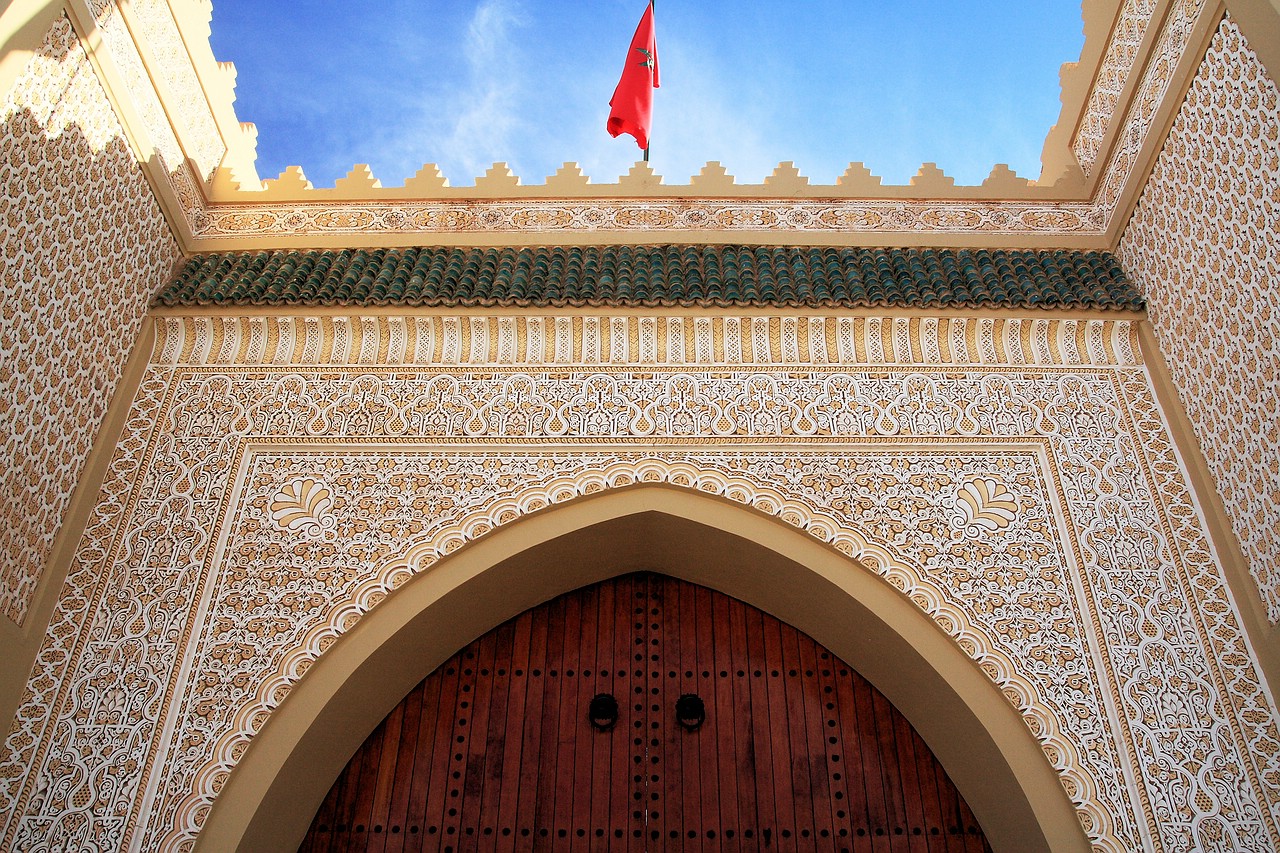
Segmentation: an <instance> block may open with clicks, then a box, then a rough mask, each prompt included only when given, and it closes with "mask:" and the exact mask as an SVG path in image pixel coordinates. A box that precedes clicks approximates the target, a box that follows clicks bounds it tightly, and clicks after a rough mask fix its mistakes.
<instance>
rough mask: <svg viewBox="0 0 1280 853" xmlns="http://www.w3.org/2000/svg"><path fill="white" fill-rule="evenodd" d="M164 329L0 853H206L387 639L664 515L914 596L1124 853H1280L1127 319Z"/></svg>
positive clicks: (1200, 555)
mask: <svg viewBox="0 0 1280 853" xmlns="http://www.w3.org/2000/svg"><path fill="white" fill-rule="evenodd" d="M158 322H159V323H160V328H159V333H158V336H157V344H156V349H155V352H154V355H153V358H152V362H151V364H150V366H149V368H148V370H147V373H146V375H145V377H144V379H143V381H142V384H141V387H140V389H139V391H138V394H137V396H136V398H135V401H134V404H133V407H132V410H131V413H130V415H129V417H128V422H127V424H126V427H125V430H124V433H123V436H122V438H121V441H120V443H119V446H118V448H117V451H116V453H115V456H114V458H113V460H112V463H111V465H110V469H109V472H108V474H107V477H106V481H105V483H104V486H103V489H102V493H101V498H100V500H99V502H98V505H97V507H96V509H95V510H94V511H93V513H92V516H91V518H90V520H89V524H88V527H87V530H86V534H85V537H84V539H83V541H82V543H81V545H80V548H79V551H78V554H77V557H76V561H75V565H74V566H73V569H72V572H71V574H70V576H69V578H68V582H67V586H66V589H65V591H64V593H63V595H62V598H61V599H60V601H59V603H58V607H57V611H56V613H55V615H54V617H53V619H52V622H51V624H50V627H49V631H48V634H47V637H46V640H45V644H44V648H43V649H42V651H41V652H40V655H39V658H38V661H37V664H36V668H35V670H34V672H33V673H32V678H31V681H30V683H29V686H28V692H27V696H26V699H25V700H24V702H23V706H22V708H21V710H20V712H19V714H18V716H17V719H16V721H15V723H14V726H13V728H12V730H11V732H10V734H9V737H8V741H7V743H6V747H5V759H4V763H3V764H2V765H0V815H5V816H7V817H5V818H3V820H4V823H3V824H0V833H2V836H0V847H4V848H6V849H21V850H32V851H39V850H54V849H81V848H84V847H90V846H92V847H94V848H95V849H102V850H124V849H137V850H144V851H152V850H174V849H185V847H184V845H186V844H188V843H189V842H190V841H191V840H192V839H193V838H194V837H195V836H196V835H197V833H198V831H199V828H200V826H201V824H202V822H203V820H204V819H205V816H206V815H207V813H208V808H209V805H210V803H211V802H212V801H213V799H214V797H215V795H216V792H217V791H218V790H219V789H220V788H221V787H222V785H223V783H224V781H225V778H226V775H227V773H228V772H229V771H230V770H231V769H232V768H233V767H234V765H235V763H236V761H237V758H238V756H240V755H241V754H242V752H243V750H244V748H245V747H246V746H247V745H248V743H249V741H250V740H251V739H252V737H253V735H254V733H255V732H257V731H258V730H259V729H260V728H261V727H262V725H263V723H264V722H265V721H266V719H268V718H269V716H270V714H271V712H272V710H273V709H274V708H275V707H276V706H277V705H278V704H279V703H280V701H281V700H282V699H283V697H284V696H285V695H286V694H287V693H288V692H289V690H290V687H291V685H293V684H294V683H295V682H296V681H297V680H298V679H299V678H300V677H302V676H303V674H304V673H305V672H306V670H307V668H308V667H309V665H310V663H311V662H312V661H314V660H315V659H316V658H317V657H318V656H319V655H320V654H322V652H323V650H324V649H326V648H328V647H329V645H330V644H331V643H332V642H333V640H334V639H335V638H336V637H338V636H340V635H341V634H343V633H344V631H346V630H347V629H348V628H349V627H350V626H351V625H352V624H353V623H354V622H355V621H356V620H357V619H358V618H359V616H360V614H361V613H364V612H366V611H367V610H369V609H370V608H372V607H376V606H377V604H378V603H379V602H380V601H382V600H383V599H384V598H385V597H386V596H388V595H394V591H395V590H396V589H397V588H398V587H399V586H401V585H402V584H403V583H405V582H406V581H407V580H409V579H410V578H412V577H414V576H415V575H418V574H420V573H423V572H428V571H430V570H431V567H432V566H433V565H434V564H435V563H436V562H437V561H439V560H440V559H443V558H445V557H446V556H447V555H448V554H450V553H452V552H453V551H454V550H456V549H457V548H458V547H460V546H461V545H463V544H465V543H466V542H468V541H471V540H474V539H477V538H479V537H482V536H484V535H485V533H487V532H488V531H490V530H493V529H494V528H496V527H499V526H502V525H505V524H510V523H512V522H514V521H516V520H518V519H519V518H521V517H523V516H524V515H527V514H528V513H531V512H536V511H537V510H538V509H540V508H543V507H546V506H548V505H552V504H556V503H559V502H563V501H567V500H572V499H574V498H576V497H579V496H581V495H584V494H591V493H593V492H599V491H602V490H607V489H610V488H613V487H621V486H626V485H628V484H631V483H636V482H658V483H669V484H673V485H676V486H679V487H687V488H691V489H698V490H699V491H701V492H704V493H710V494H714V495H718V496H720V497H721V498H722V499H723V500H727V501H731V502H736V503H739V504H744V505H747V506H750V507H753V508H755V509H756V510H759V511H762V512H765V513H768V514H770V515H773V516H775V517H777V518H778V519H779V520H780V521H781V522H782V523H785V524H788V525H792V526H794V527H795V528H797V529H799V530H802V531H805V532H806V533H807V534H809V535H811V536H813V537H815V538H817V539H818V540H820V541H822V542H825V543H828V544H829V545H830V546H831V547H832V548H834V549H836V550H837V551H839V552H841V553H843V554H846V555H848V556H849V557H851V558H855V559H856V560H858V561H859V562H860V563H861V564H862V565H861V566H859V565H858V563H855V562H853V561H852V560H851V561H850V563H849V571H851V572H856V571H867V570H870V571H874V572H876V573H878V574H880V575H881V576H882V577H884V578H885V579H886V581H887V582H889V583H891V584H893V585H894V586H896V587H897V588H899V589H901V590H902V591H903V593H904V594H905V595H907V596H909V597H910V600H911V601H913V602H914V603H915V605H916V606H918V607H920V608H921V609H922V610H923V611H924V612H926V613H927V614H928V615H929V616H930V617H932V618H933V619H934V620H935V621H936V622H937V623H938V625H939V626H940V628H941V629H942V630H944V631H946V632H947V633H948V634H949V635H950V636H952V637H953V638H954V639H955V640H956V642H957V643H958V644H959V646H960V647H961V648H962V649H963V650H964V651H965V652H966V653H967V654H969V655H970V656H972V658H973V659H974V660H975V662H976V664H977V665H979V666H980V667H981V668H982V670H983V672H985V673H986V674H987V675H988V676H989V677H990V678H991V679H992V680H993V681H994V682H995V684H996V685H997V686H998V687H999V688H1000V690H1001V691H1002V692H1003V693H1004V695H1005V696H1006V697H1007V698H1008V699H1009V701H1010V702H1011V703H1012V704H1013V705H1014V707H1016V708H1017V710H1018V711H1019V712H1020V713H1021V715H1022V716H1023V718H1024V719H1025V720H1026V721H1027V724H1028V726H1029V728H1030V730H1031V731H1032V732H1033V733H1034V735H1035V736H1036V737H1037V738H1038V739H1039V740H1040V741H1041V743H1042V744H1043V746H1044V749H1045V753H1046V755H1047V756H1048V757H1049V760H1050V761H1051V762H1052V763H1053V765H1054V767H1055V768H1056V769H1057V770H1058V772H1059V773H1060V774H1061V777H1062V780H1063V785H1064V787H1065V789H1066V790H1067V792H1068V794H1069V796H1070V797H1071V798H1072V800H1073V801H1074V802H1075V804H1076V807H1077V810H1078V813H1079V815H1080V818H1081V821H1082V823H1083V825H1084V827H1085V831H1086V832H1087V834H1088V835H1089V836H1090V838H1091V839H1092V840H1093V842H1094V844H1095V845H1096V847H1097V848H1098V849H1101V850H1114V851H1127V850H1136V849H1155V850H1193V849H1197V850H1269V849H1274V848H1275V847H1276V846H1277V845H1280V833H1278V832H1277V818H1278V817H1280V733H1278V732H1277V716H1276V712H1275V709H1274V707H1273V706H1272V704H1271V702H1270V700H1269V698H1268V697H1267V695H1266V693H1265V692H1264V690H1263V688H1262V687H1261V685H1260V680H1259V675H1258V671H1257V668H1256V665H1255V662H1254V657H1253V654H1252V652H1251V650H1250V648H1249V646H1248V644H1247V640H1246V638H1245V636H1244V634H1243V632H1242V629H1241V626H1240V620H1239V617H1238V614H1237V612H1236V610H1235V608H1234V605H1233V604H1232V602H1231V599H1230V597H1229V594H1228V592H1227V588H1226V586H1225V583H1224V580H1223V575H1222V570H1221V568H1220V566H1219V564H1218V562H1217V560H1216V557H1215V555H1214V553H1213V552H1212V550H1211V545H1210V543H1209V542H1208V540H1207V538H1206V534H1205V531H1204V526H1203V523H1202V520H1201V516H1200V513H1199V510H1198V507H1197V504H1196V501H1195V498H1194V496H1193V495H1192V494H1191V493H1190V491H1189V487H1188V485H1187V477H1186V475H1185V471H1184V468H1183V466H1182V464H1181V461H1180V459H1179V458H1178V456H1177V455H1176V451H1175V449H1174V447H1173V444H1172V442H1171V440H1170V436H1169V431H1168V427H1167V425H1166V422H1165V419H1164V416H1163V414H1162V412H1161V411H1160V409H1159V406H1158V404H1157V402H1156V400H1155V397H1154V394H1153V392H1152V387H1151V382H1150V379H1149V376H1148V374H1147V372H1146V369H1145V367H1144V366H1143V365H1142V363H1141V357H1140V354H1139V353H1138V351H1137V344H1136V333H1135V329H1134V327H1133V326H1132V324H1131V323H1129V322H1122V321H1101V320H1099V321H1083V320H1080V321H1072V320H1047V319H1040V320H1014V319H976V318H970V319H936V318H896V319H893V320H879V319H876V318H850V317H843V318H832V317H820V316H818V317H796V316H788V317H776V316H775V317H729V316H723V315H717V316H715V317H708V316H698V317H654V316H649V317H645V316H636V315H629V316H617V317H587V316H581V315H580V316H538V315H505V316H474V317H470V318H466V319H465V320H464V319H459V318H458V317H456V316H455V317H443V316H418V317H410V318H406V317H388V316H376V317H375V316H369V317H358V316H356V317H333V316H325V317H320V316H316V317H255V318H236V317H216V318H187V319H183V318H168V319H165V318H162V319H161V320H159V321H158ZM606 330H607V334H606ZM606 340H607V341H608V344H607V345H605V341H606ZM637 442H640V444H637ZM863 567H865V568H863Z"/></svg>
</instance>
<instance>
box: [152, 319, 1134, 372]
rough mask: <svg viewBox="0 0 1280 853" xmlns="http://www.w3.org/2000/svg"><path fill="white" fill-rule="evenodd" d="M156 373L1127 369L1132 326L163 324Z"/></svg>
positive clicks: (1023, 322)
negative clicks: (178, 368) (512, 368)
mask: <svg viewBox="0 0 1280 853" xmlns="http://www.w3.org/2000/svg"><path fill="white" fill-rule="evenodd" d="M152 363H155V364H174V365H176V364H214V365H232V364H273V365H292V364H307V365H315V364H335V365H338V364H340V365H353V364H368V365H386V364H414V365H423V364H441V365H485V364H492V365H527V364H536V365H557V364H563V365H579V366H580V365H592V364H599V365H632V366H634V365H645V364H652V365H659V364H661V365H681V364H691V365H692V364H696V365H721V364H723V365H770V364H784V365H785V364H805V365H815V364H817V365H821V364H833V365H834V364H838V365H846V366H847V365H858V364H898V365H901V364H931V365H933V364H956V365H1126V366H1132V365H1137V364H1141V363H1142V355H1141V351H1140V349H1139V344H1138V329H1137V324H1136V323H1135V322H1133V321H1130V320H1084V319H1082V320H1074V319H1047V318H1036V319H1024V318H993V317H883V318H882V317H822V316H807V317H806V316H783V317H779V316H748V317H706V316H698V317H679V316H677V317H670V316H668V317H663V316H582V315H578V316H526V315H505V316H504V315H489V316H457V315H446V316H438V315H437V316H312V317H297V316H257V317H216V316H201V317H161V318H158V319H157V320H156V343H155V348H154V350H153V354H152Z"/></svg>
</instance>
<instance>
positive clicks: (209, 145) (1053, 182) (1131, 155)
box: [0, 0, 1280, 253]
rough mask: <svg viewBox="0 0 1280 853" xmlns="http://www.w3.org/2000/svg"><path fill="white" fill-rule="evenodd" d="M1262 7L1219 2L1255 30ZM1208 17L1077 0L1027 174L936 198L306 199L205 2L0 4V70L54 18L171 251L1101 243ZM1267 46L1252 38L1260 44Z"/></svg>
mask: <svg viewBox="0 0 1280 853" xmlns="http://www.w3.org/2000/svg"><path fill="white" fill-rule="evenodd" d="M1276 2H1277V0H1234V2H1233V3H1232V7H1233V9H1234V8H1235V7H1236V6H1240V7H1241V9H1242V10H1245V11H1244V12H1243V14H1246V15H1252V16H1253V18H1252V20H1255V21H1263V23H1264V24H1265V22H1266V15H1267V14H1271V13H1275V12H1276V6H1275V3H1276ZM1255 7H1256V8H1255ZM1224 8H1225V4H1224V3H1223V2H1222V0H1085V2H1084V3H1083V15H1084V26H1085V34H1086V40H1085V46H1084V49H1083V51H1082V55H1081V60H1080V62H1079V63H1075V64H1071V65H1067V66H1064V68H1063V73H1062V85H1063V91H1062V101H1063V111H1062V115H1061V117H1060V119H1059V121H1058V124H1057V125H1056V126H1055V128H1054V129H1053V130H1052V131H1051V133H1050V134H1049V137H1048V139H1047V140H1046V145H1045V153H1044V158H1043V162H1044V167H1045V168H1044V173H1043V174H1042V176H1041V178H1040V180H1037V181H1032V180H1028V179H1026V178H1021V177H1018V176H1016V175H1014V174H1013V173H1012V172H1009V171H1008V170H1007V169H1006V168H1004V167H1001V166H997V167H996V168H995V169H994V170H993V171H992V174H991V176H990V177H989V178H988V179H987V180H986V181H984V183H983V184H982V185H981V186H978V187H972V186H969V187H966V186H955V185H954V181H953V179H951V178H949V177H948V176H946V175H945V174H944V173H943V172H941V171H940V170H938V169H937V168H936V167H935V166H933V164H925V165H923V166H922V167H921V170H920V172H919V174H918V175H917V176H916V177H915V178H913V179H912V181H911V182H910V183H909V184H908V185H906V186H886V185H884V184H882V183H881V181H880V179H879V178H877V177H875V176H873V175H871V174H870V172H869V171H867V170H866V169H865V168H864V167H862V166H861V164H857V163H855V164H852V165H851V166H850V168H849V170H848V171H847V172H846V174H845V175H843V176H842V177H841V178H840V179H839V181H838V182H837V183H836V184H834V185H826V186H822V185H814V184H810V183H809V181H808V179H807V178H805V177H804V176H803V175H802V174H801V173H800V171H799V170H798V169H797V168H796V167H795V166H794V165H793V164H791V163H782V164H780V165H779V166H778V168H777V169H776V170H775V172H774V173H773V174H772V175H771V176H770V177H769V178H767V179H766V180H765V181H764V182H763V183H761V184H754V185H753V184H746V185H744V184H738V183H737V182H736V181H735V180H734V178H733V177H732V176H730V175H728V174H726V173H725V171H724V169H723V168H722V167H720V165H719V164H718V163H709V164H707V166H706V167H705V168H704V169H703V170H702V172H701V173H700V174H699V175H696V176H694V177H693V178H692V179H690V181H689V183H687V184H668V183H666V182H665V181H664V180H663V179H662V178H661V177H660V176H658V175H655V174H654V173H653V172H652V171H651V170H650V169H649V168H648V166H647V164H639V163H638V164H636V166H635V168H633V169H632V170H631V172H630V173H629V174H627V175H625V176H622V177H621V178H619V179H618V180H617V181H616V182H612V183H604V184H598V183H593V182H591V180H590V179H589V178H588V177H587V176H584V175H583V174H582V173H581V172H580V170H579V169H578V167H577V166H576V165H574V164H566V165H565V167H564V168H562V169H561V170H560V171H558V172H557V173H556V174H555V175H552V176H550V177H548V178H546V179H545V181H543V182H541V183H537V184H525V183H523V182H522V181H521V180H520V179H519V178H518V177H517V176H515V175H513V174H511V173H510V171H509V170H508V169H507V168H506V166H505V164H495V166H494V167H493V168H492V169H490V170H489V172H488V173H487V174H486V175H483V176H480V177H479V178H478V179H477V180H476V183H475V186H470V187H451V186H449V185H448V183H447V181H446V180H445V179H444V178H443V177H442V176H441V175H440V174H439V172H438V170H437V169H436V168H435V167H434V166H432V165H427V166H424V167H423V169H422V170H421V171H420V172H419V173H418V174H417V175H415V176H414V177H413V178H410V179H409V180H408V181H406V182H405V184H404V185H403V186H399V187H383V186H382V185H381V182H380V181H379V180H378V178H377V177H376V176H374V175H372V174H371V173H370V172H369V170H368V169H367V167H363V166H357V167H355V168H354V169H353V170H352V172H351V173H350V174H349V175H348V176H347V177H346V178H343V179H341V180H339V181H338V182H337V186H335V187H334V188H332V189H314V188H312V187H311V185H310V183H309V182H308V181H307V179H306V177H305V175H303V174H302V171H301V170H300V169H297V168H296V167H294V168H290V169H289V170H287V171H286V172H285V173H284V174H282V175H281V176H280V177H278V178H273V179H270V180H266V181H262V180H259V177H258V175H257V174H256V171H255V169H254V166H253V160H254V145H255V134H254V131H253V128H252V126H251V125H242V124H240V122H238V121H237V120H236V117H235V113H234V110H233V108H232V101H233V99H234V78H235V72H234V69H233V68H232V67H231V66H230V65H229V64H228V63H218V62H217V61H215V59H214V57H213V54H212V52H211V51H210V50H209V48H208V25H209V15H210V10H211V6H210V5H209V3H208V2H206V0H168V3H167V5H166V4H165V3H162V2H149V3H144V2H141V0H62V2H58V3H49V2H47V0H46V2H41V0H13V2H11V3H10V4H9V6H8V7H7V8H6V9H5V10H4V13H3V17H2V18H0V27H2V28H3V29H0V32H3V33H4V34H5V35H6V39H7V38H8V34H9V32H10V31H14V32H18V33H20V34H21V36H22V38H21V39H18V40H15V46H16V48H17V49H11V45H10V43H9V42H8V41H6V45H5V54H4V57H3V61H2V62H0V75H4V74H9V73H10V71H9V68H10V66H11V65H15V64H19V60H20V58H21V53H20V50H21V48H22V45H18V44H17V41H24V43H25V44H27V45H28V47H27V49H28V50H29V49H30V47H29V46H30V43H31V42H32V32H33V31H35V30H37V29H39V27H38V26H35V25H34V24H33V23H31V22H37V21H39V20H47V19H49V18H50V16H51V13H50V10H51V9H54V10H55V13H56V10H57V9H65V10H66V12H67V14H68V15H69V17H70V18H71V19H72V22H73V24H74V25H75V27H76V30H77V32H78V33H79V34H80V36H81V39H82V42H83V44H84V45H85V48H86V50H87V51H88V52H89V54H90V56H91V58H92V60H93V62H94V67H95V68H96V69H97V70H98V72H99V74H100V76H101V77H102V79H103V83H104V87H105V88H106V89H107V91H108V95H109V97H111V99H112V101H113V103H114V104H115V105H116V108H117V112H118V113H119V115H120V117H121V120H122V123H123V124H124V125H125V127H126V128H127V134H128V136H129V139H130V142H131V144H132V145H133V146H134V149H135V151H136V152H137V155H138V159H139V161H140V162H142V163H143V164H144V165H145V167H146V170H147V173H148V176H149V180H150V181H151V182H152V184H153V186H154V187H155V188H156V195H157V197H158V198H159V199H160V202H161V205H162V207H163V208H164V210H165V211H166V214H167V215H168V216H169V219H170V221H171V223H172V224H173V228H174V231H175V233H176V234H177V235H178V238H179V240H180V242H181V244H182V246H183V249H184V250H185V251H187V252H191V253H194V252H203V251H220V250H255V249H265V248H319V247H324V248H336V247H347V246H409V245H464V246H491V245H540V244H550V243H555V244H561V245H574V244H576V245H584V244H602V243H614V244H643V243H654V242H663V243H726V242H732V243H745V244H769V245H854V246H857V245H862V246H871V245H875V246H948V247H966V246H982V247H988V248H1051V247H1062V248H1080V249H1111V248H1114V246H1115V245H1116V243H1117V242H1118V239H1119V235H1120V232H1121V230H1122V228H1123V225H1124V222H1125V221H1126V220H1127V218H1128V215H1129V212H1130V211H1131V209H1132V207H1133V205H1134V204H1135V203H1136V199H1137V197H1138V194H1139V192H1140V190H1141V186H1142V183H1143V181H1145V178H1146V175H1147V174H1148V172H1149V170H1150V168H1151V165H1152V163H1153V162H1154V158H1155V156H1156V154H1157V153H1158V151H1159V148H1160V144H1161V142H1162V140H1163V137H1164V134H1165V133H1166V131H1167V128H1168V126H1169V124H1170V122H1171V121H1172V118H1173V116H1174V115H1175V114H1176V110H1177V107H1178V105H1179V103H1180V101H1181V98H1182V96H1183V93H1184V92H1185V90H1186V87H1187V85H1188V84H1189V81H1190V79H1191V77H1192V76H1193V74H1194V71H1195V68H1196V67H1197V65H1198V63H1199V61H1200V58H1201V56H1202V54H1203V50H1204V48H1205V45H1206V44H1207V42H1208V39H1209V37H1210V35H1211V34H1212V32H1213V29H1214V28H1215V27H1216V25H1217V23H1218V21H1219V20H1220V19H1221V16H1222V14H1223V11H1224ZM1268 10H1269V11H1268ZM1278 19H1280V18H1278ZM24 22H25V23H24ZM1242 23H1245V21H1242ZM24 26H25V29H23V27H24ZM1254 28H1255V29H1257V26H1256V25H1255V27H1254ZM1263 28H1264V29H1265V26H1264V27H1263ZM1250 35H1252V34H1250ZM1273 36H1274V34H1273ZM34 38H35V41H36V42H38V35H36V36H35V37H34ZM1276 41H1280V37H1273V38H1270V39H1268V38H1266V37H1263V38H1262V39H1261V43H1262V44H1263V48H1264V49H1269V46H1270V42H1276ZM19 67H20V64H19ZM0 82H4V77H3V76H0Z"/></svg>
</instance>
